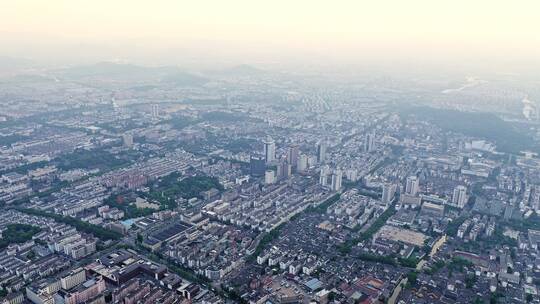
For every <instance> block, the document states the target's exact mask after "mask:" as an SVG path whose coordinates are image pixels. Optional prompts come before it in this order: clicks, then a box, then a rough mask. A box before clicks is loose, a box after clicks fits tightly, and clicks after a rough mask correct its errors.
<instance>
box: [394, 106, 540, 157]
mask: <svg viewBox="0 0 540 304" xmlns="http://www.w3.org/2000/svg"><path fill="white" fill-rule="evenodd" d="M401 113H402V114H405V115H411V114H412V115H415V116H417V117H422V118H425V119H426V120H428V121H430V122H431V123H433V124H435V125H436V126H438V127H439V128H441V129H443V130H446V131H451V132H456V133H461V134H465V135H468V136H473V137H479V138H485V139H487V140H489V141H493V142H495V143H496V144H497V150H499V151H501V152H507V153H513V154H517V153H519V152H520V151H522V150H527V149H533V150H536V151H537V150H538V147H537V146H535V145H534V141H533V140H532V138H529V137H528V136H527V135H525V134H523V133H522V132H519V131H518V130H516V129H515V128H514V126H513V125H512V124H510V123H508V122H506V121H504V120H502V119H501V118H499V117H498V116H496V115H494V114H491V113H479V112H462V111H457V110H449V109H435V108H430V107H408V108H404V109H402V110H401Z"/></svg>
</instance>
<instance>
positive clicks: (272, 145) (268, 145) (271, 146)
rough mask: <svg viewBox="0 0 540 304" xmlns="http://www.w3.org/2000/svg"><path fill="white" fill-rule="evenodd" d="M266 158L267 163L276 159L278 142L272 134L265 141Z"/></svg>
mask: <svg viewBox="0 0 540 304" xmlns="http://www.w3.org/2000/svg"><path fill="white" fill-rule="evenodd" d="M264 160H265V161H266V163H267V164H269V163H271V162H273V161H274V160H276V142H275V141H274V140H273V139H272V137H270V136H268V137H267V138H266V139H265V141H264Z"/></svg>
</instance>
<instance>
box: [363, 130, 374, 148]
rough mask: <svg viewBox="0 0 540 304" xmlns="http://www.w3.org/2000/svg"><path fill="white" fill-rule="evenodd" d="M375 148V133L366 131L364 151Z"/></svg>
mask: <svg viewBox="0 0 540 304" xmlns="http://www.w3.org/2000/svg"><path fill="white" fill-rule="evenodd" d="M373 150H375V134H373V133H368V134H367V135H366V138H365V140H364V151H365V152H371V151H373Z"/></svg>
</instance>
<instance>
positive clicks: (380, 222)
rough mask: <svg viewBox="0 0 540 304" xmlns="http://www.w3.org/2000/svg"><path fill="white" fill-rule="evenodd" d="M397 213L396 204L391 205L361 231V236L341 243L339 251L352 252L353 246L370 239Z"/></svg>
mask: <svg viewBox="0 0 540 304" xmlns="http://www.w3.org/2000/svg"><path fill="white" fill-rule="evenodd" d="M395 213H396V209H395V208H394V206H393V205H392V206H390V207H388V209H386V210H385V211H384V212H383V213H382V214H381V215H380V216H379V218H377V219H376V220H375V221H374V222H373V223H372V224H371V226H369V228H368V229H367V230H366V231H364V232H362V233H360V236H358V237H356V238H353V239H351V240H348V241H346V242H345V243H343V244H341V245H340V246H339V248H338V249H339V251H340V252H341V254H347V253H349V252H351V250H352V247H353V246H355V245H356V244H358V243H360V242H363V241H366V240H369V239H371V238H372V237H373V235H374V234H375V233H377V231H379V229H381V227H382V226H384V225H385V224H386V221H387V220H388V219H389V218H390V217H391V216H392V215H394V214H395Z"/></svg>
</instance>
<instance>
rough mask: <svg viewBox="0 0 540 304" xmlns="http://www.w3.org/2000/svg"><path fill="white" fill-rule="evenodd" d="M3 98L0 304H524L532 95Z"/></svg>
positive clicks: (153, 79) (250, 73) (118, 79)
mask: <svg viewBox="0 0 540 304" xmlns="http://www.w3.org/2000/svg"><path fill="white" fill-rule="evenodd" d="M2 79H3V80H2V81H1V82H0V104H1V105H2V107H1V108H0V205H1V208H2V210H1V211H0V236H1V238H0V303H2V304H19V303H35V304H54V303H69V304H79V303H92V304H101V303H122V304H131V303H148V304H150V303H205V304H206V303H208V304H210V303H265V304H266V303H269V304H270V303H276V304H278V303H306V304H307V303H320V304H326V303H362V304H367V303H381V304H382V303H388V304H398V303H399V304H405V303H426V304H427V303H485V304H488V303H489V304H491V303H540V294H539V288H540V257H539V249H540V248H539V245H540V158H539V157H538V153H539V152H540V124H539V122H540V114H539V113H540V112H539V109H538V106H536V104H535V103H533V102H532V101H531V100H532V99H534V98H533V97H536V98H537V100H538V97H540V89H539V87H538V86H537V85H536V86H525V85H524V86H521V87H513V86H509V85H506V84H505V83H504V82H502V81H501V82H498V81H497V80H493V81H490V82H479V81H477V80H474V79H473V80H470V79H468V80H467V81H468V83H467V85H464V89H459V90H452V89H448V87H447V85H448V83H447V82H442V81H441V82H436V81H433V82H430V81H427V80H425V81H423V80H403V79H393V78H388V77H374V78H370V79H358V80H356V82H354V83H347V82H346V81H341V80H340V79H330V80H329V79H328V78H323V77H320V78H319V77H315V76H309V77H305V78H302V77H299V76H298V75H295V74H284V73H278V72H272V71H267V70H263V69H259V68H256V67H252V66H248V65H242V66H237V67H234V68H230V69H224V70H219V71H211V72H205V73H187V72H185V71H182V70H180V69H178V68H172V67H171V68H168V67H167V68H165V67H164V68H145V67H139V66H134V65H128V64H118V63H108V62H104V63H99V64H96V65H89V66H83V67H70V68H65V69H60V70H53V71H47V72H43V73H42V74H40V75H32V76H30V75H24V76H19V77H18V78H2ZM452 83H453V82H452ZM453 84H455V83H453ZM527 98H528V99H527ZM525 99H526V100H527V102H526V105H525V106H526V109H524V108H523V106H524V105H523V102H522V100H525ZM492 100H495V101H496V103H490V102H488V101H492ZM480 108H482V111H479V109H480ZM525 112H526V114H527V115H525V116H524V115H523V113H525Z"/></svg>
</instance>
